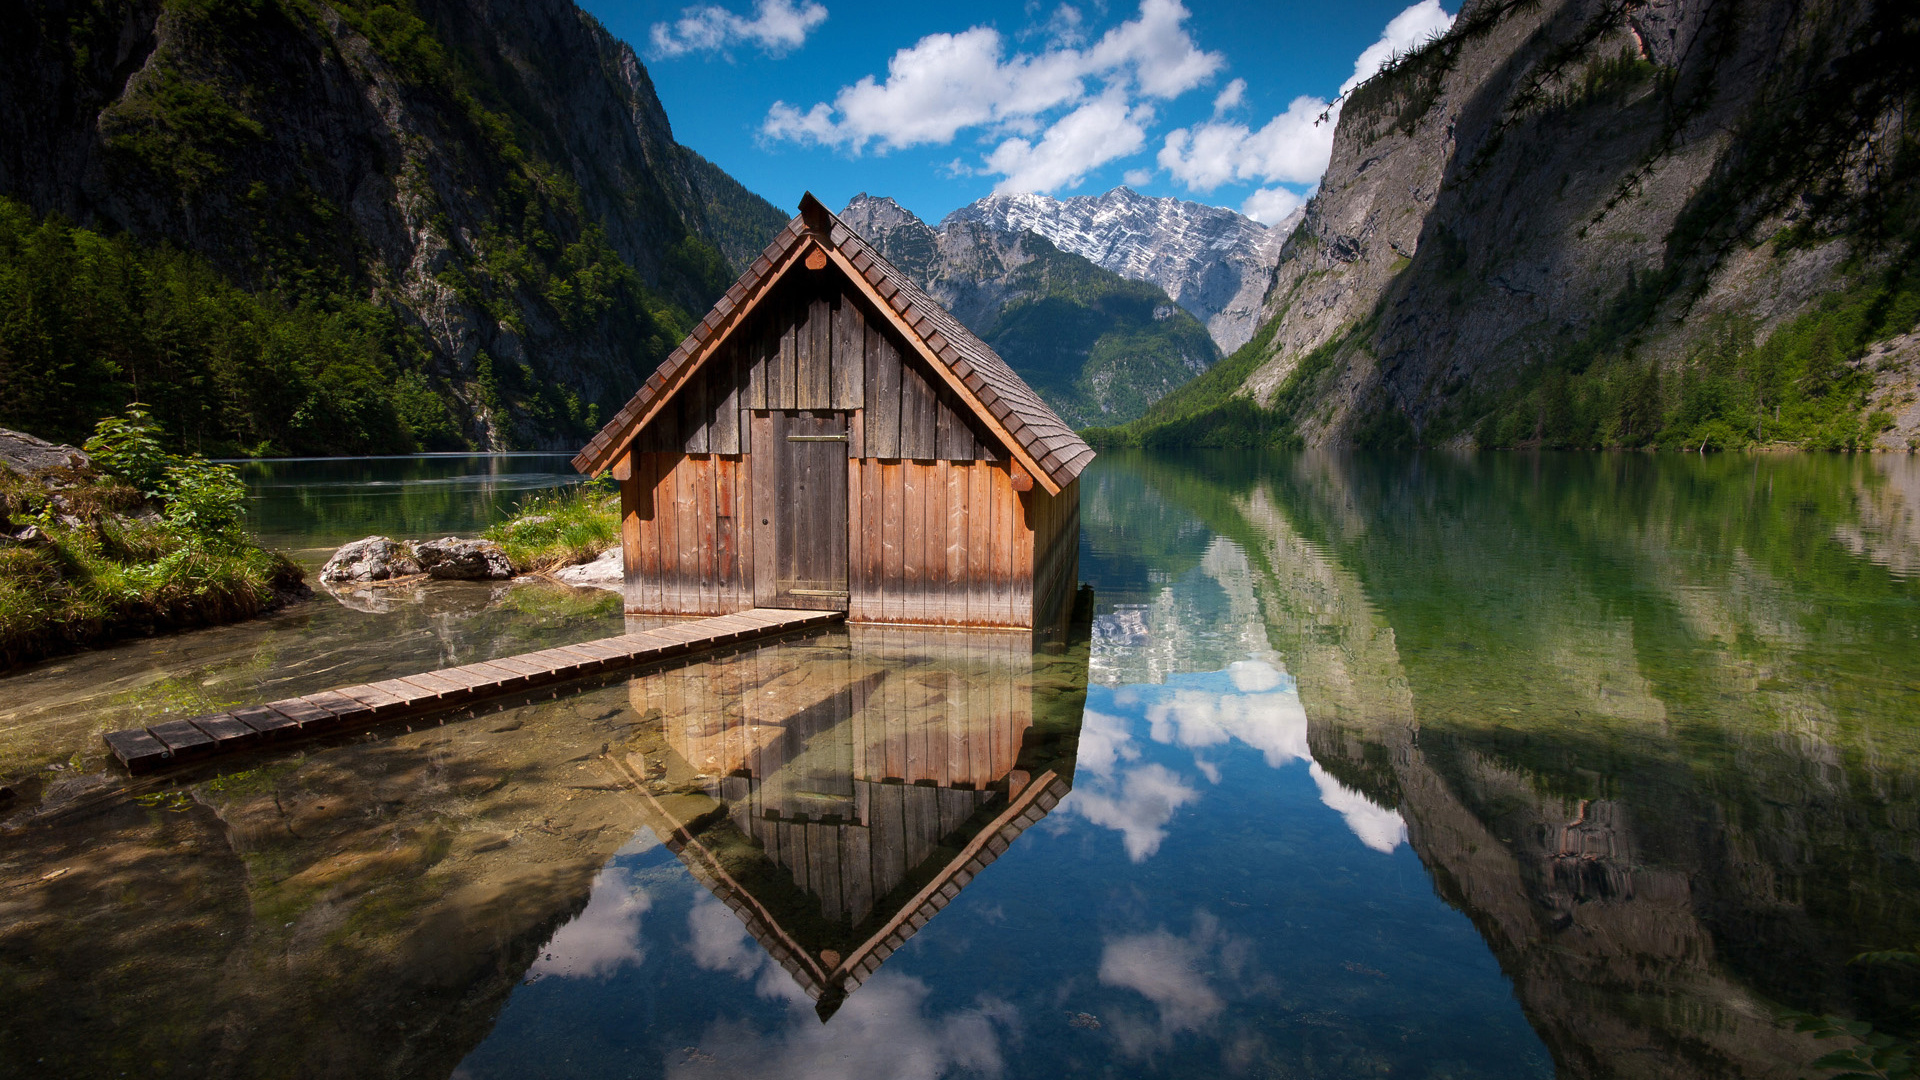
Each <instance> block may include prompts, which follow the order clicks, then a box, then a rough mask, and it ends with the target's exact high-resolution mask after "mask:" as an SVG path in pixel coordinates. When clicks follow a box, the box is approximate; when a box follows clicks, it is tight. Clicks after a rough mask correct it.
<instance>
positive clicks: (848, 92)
mask: <svg viewBox="0 0 1920 1080" xmlns="http://www.w3.org/2000/svg"><path fill="white" fill-rule="evenodd" d="M1002 51H1003V50H1002V47H1001V38H1000V34H999V32H998V31H996V30H994V29H992V28H991V27H986V26H976V27H974V28H973V29H971V30H967V31H965V32H963V33H959V34H929V35H928V36H926V37H923V38H921V39H920V40H919V41H918V42H916V43H914V45H913V46H912V47H911V48H907V49H902V50H900V51H899V52H897V53H895V54H894V56H893V59H891V60H889V61H888V62H887V81H886V82H884V83H882V82H877V81H876V80H875V79H874V78H873V76H871V75H869V76H867V77H865V78H863V79H861V80H860V81H859V82H857V83H854V84H853V85H852V86H848V87H843V88H841V90H840V93H839V94H838V95H837V96H836V97H835V98H834V102H833V104H832V105H828V104H826V103H825V102H821V103H819V104H816V105H814V106H813V107H812V108H811V109H809V110H807V111H806V112H804V113H803V112H801V111H800V110H799V109H797V108H795V107H794V106H792V105H789V104H787V103H786V102H784V101H781V102H775V103H774V106H773V108H772V109H771V110H770V111H769V112H768V113H767V119H766V122H765V123H764V124H762V125H761V131H762V132H763V133H764V134H766V135H767V136H769V137H772V138H785V139H794V140H796V141H801V142H816V143H820V144H821V145H825V146H838V147H844V148H846V149H848V150H850V151H852V152H854V153H859V152H860V151H862V150H864V149H865V148H866V147H867V146H868V145H869V144H872V143H876V142H877V143H878V144H879V145H880V146H881V148H882V149H901V148H903V147H908V146H917V145H920V144H922V143H948V142H952V141H953V138H954V136H955V135H956V134H958V133H959V131H960V130H961V129H962V128H967V127H977V126H983V125H987V124H993V123H999V122H1004V121H1008V120H1014V119H1019V118H1032V117H1035V116H1038V115H1039V114H1041V113H1043V112H1045V111H1047V110H1049V109H1052V108H1054V107H1056V106H1059V105H1064V104H1067V103H1068V102H1072V101H1075V100H1078V99H1079V98H1080V97H1081V96H1082V95H1083V93H1084V92H1085V86H1084V84H1083V83H1082V81H1081V79H1082V75H1083V66H1082V65H1081V63H1080V62H1079V54H1078V53H1075V52H1073V51H1071V50H1056V51H1053V52H1048V53H1043V54H1041V55H1038V56H1029V55H1025V54H1022V55H1018V56H1015V57H1013V58H1012V59H1011V60H1003V59H1002V55H1001V54H1002ZM836 114H837V117H836Z"/></svg>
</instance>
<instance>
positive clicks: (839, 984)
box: [623, 627, 1086, 1019]
mask: <svg viewBox="0 0 1920 1080" xmlns="http://www.w3.org/2000/svg"><path fill="white" fill-rule="evenodd" d="M1034 640H1035V639H1034V637H1033V636H1032V635H1029V634H1010V633H1004V632H980V631H957V630H921V629H899V628H890V627H855V628H853V629H852V631H851V633H850V635H845V636H843V635H832V636H830V637H827V638H823V639H817V640H815V641H812V642H809V643H806V644H802V645H792V644H790V645H786V646H783V647H780V648H768V649H760V650H755V651H752V652H747V653H743V654H740V655H737V656H734V657H731V658H727V659H723V660H716V661H713V662H709V663H704V664H700V665H696V666H692V667H687V668H683V669H680V670H677V671H670V672H659V673H655V674H652V675H649V676H647V677H646V678H643V679H636V680H635V681H634V683H633V684H632V691H631V692H632V696H633V705H634V707H635V709H636V710H637V711H639V713H640V714H641V715H642V717H643V718H645V719H646V720H648V721H652V720H654V719H656V718H657V720H658V724H659V728H658V733H657V736H656V737H653V738H649V740H648V742H647V745H646V748H645V749H644V751H643V752H641V753H634V754H629V755H628V756H627V758H626V760H625V762H623V764H624V765H625V766H626V768H627V769H628V771H629V772H630V773H631V774H632V776H633V777H634V779H635V780H636V781H637V782H638V783H637V786H638V787H639V789H640V790H641V791H642V792H643V793H645V795H646V802H647V804H648V805H649V808H650V809H651V811H652V812H653V816H654V817H655V818H656V821H655V822H654V823H653V824H654V829H655V831H656V832H657V833H659V835H660V836H661V837H662V839H663V840H664V841H665V842H666V844H667V846H668V847H669V848H670V849H672V850H673V851H674V852H675V853H676V854H677V855H679V857H680V859H681V861H682V862H683V863H685V864H686V866H687V867H688V868H689V869H690V870H691V871H692V872H693V874H694V876H695V877H697V878H698V879H699V880H700V881H701V882H702V883H703V884H704V885H706V887H707V888H708V889H710V890H711V891H712V892H713V893H714V895H715V896H717V897H719V899H720V900H721V901H723V902H724V903H725V904H726V905H727V906H728V907H729V908H730V909H731V910H732V911H733V912H734V914H735V915H736V916H738V917H739V918H740V920H741V921H742V922H743V923H744V924H745V925H746V928H747V930H748V932H749V933H751V934H752V935H753V937H754V938H755V940H757V941H759V942H760V944H761V945H762V946H763V947H765V948H766V950H767V951H768V953H769V954H771V955H772V956H773V957H774V958H775V959H776V960H778V961H779V962H780V964H781V965H782V966H784V967H785V968H786V969H787V971H788V972H789V973H791V974H792V976H793V978H794V979H795V981H797V982H798V983H799V984H800V985H801V987H803V988H804V989H805V990H806V992H807V993H808V995H809V996H811V997H813V998H814V999H815V1000H816V1001H817V1002H818V1009H819V1012H820V1015H821V1017H822V1018H823V1019H824V1018H826V1017H828V1016H831V1015H832V1013H833V1011H834V1010H835V1009H836V1008H838V1007H839V1004H840V1002H841V1001H842V1000H843V999H844V998H845V996H846V995H847V994H848V993H850V992H851V991H852V990H853V989H854V988H856V987H858V986H859V985H860V983H861V982H862V981H863V980H865V979H866V978H868V977H869V976H871V975H872V974H873V973H874V971H876V970H877V969H878V968H879V967H880V965H881V964H882V963H883V962H885V960H886V959H887V957H888V956H890V955H892V953H893V952H894V951H895V950H896V949H898V948H899V947H900V946H901V945H902V944H903V943H904V942H905V941H906V939H907V938H909V937H912V936H913V934H914V933H916V932H917V931H918V930H919V929H920V928H921V927H923V926H925V925H926V924H927V922H928V920H930V919H931V918H932V917H933V916H934V915H935V914H936V913H937V912H938V911H939V910H940V909H941V908H943V907H945V906H946V905H947V903H948V902H949V901H951V900H952V899H953V898H954V897H955V896H957V895H959V892H960V890H961V889H962V888H965V887H966V885H967V884H968V883H969V882H970V881H972V880H973V878H974V876H975V875H976V874H978V873H979V872H980V871H981V870H982V869H984V868H985V867H986V866H987V864H989V863H991V862H993V861H994V860H995V859H996V858H998V857H999V856H1000V855H1001V854H1002V853H1004V852H1005V851H1006V850H1007V848H1008V846H1009V845H1010V844H1011V843H1012V842H1013V841H1014V840H1015V839H1016V838H1017V837H1018V836H1019V835H1020V833H1021V832H1023V831H1024V830H1025V829H1026V828H1027V827H1028V826H1030V825H1032V824H1034V823H1035V822H1037V821H1039V820H1040V819H1041V818H1042V817H1044V816H1045V815H1046V813H1047V812H1048V811H1049V810H1051V809H1052V808H1053V807H1054V805H1055V804H1056V803H1058V802H1059V800H1060V799H1061V797H1062V796H1064V795H1065V794H1066V793H1067V791H1068V790H1069V788H1070V787H1071V784H1072V774H1073V755H1074V750H1075V745H1076V742H1077V738H1078V734H1079V727H1080V712H1081V706H1082V703H1083V701H1084V693H1085V677H1086V659H1085V652H1084V649H1081V650H1072V649H1069V650H1067V651H1065V652H1064V653H1062V652H1061V651H1060V650H1059V649H1058V648H1057V647H1056V648H1054V649H1052V650H1049V649H1046V648H1042V649H1040V650H1036V648H1035V644H1034ZM1063 680H1064V681H1063ZM1036 683H1039V684H1041V685H1040V686H1039V690H1040V692H1039V693H1036ZM1058 691H1063V692H1058Z"/></svg>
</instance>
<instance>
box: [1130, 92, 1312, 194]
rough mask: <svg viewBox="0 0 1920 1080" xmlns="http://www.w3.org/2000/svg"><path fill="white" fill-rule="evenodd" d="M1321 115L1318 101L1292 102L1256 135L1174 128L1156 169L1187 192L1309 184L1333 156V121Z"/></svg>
mask: <svg viewBox="0 0 1920 1080" xmlns="http://www.w3.org/2000/svg"><path fill="white" fill-rule="evenodd" d="M1326 111H1327V103H1326V102H1325V101H1324V100H1322V99H1320V98H1317V97H1297V98H1294V99H1293V101H1292V102H1291V103H1290V104H1288V106H1287V110H1286V111H1285V112H1283V113H1281V114H1280V115H1278V116H1276V117H1274V118H1273V119H1272V120H1269V121H1267V124H1266V126H1265V127H1262V128H1261V129H1260V130H1258V131H1253V130H1251V129H1249V128H1248V127H1247V125H1245V124H1242V123H1240V122H1238V121H1231V120H1209V121H1206V122H1204V123H1200V124H1195V125H1194V126H1193V127H1192V128H1176V129H1175V130H1173V131H1170V132H1168V133H1167V139H1166V143H1165V144H1164V145H1163V146H1162V147H1161V148H1160V154H1159V162H1160V166H1161V167H1162V168H1164V169H1166V170H1167V171H1168V172H1170V173H1172V174H1173V178H1174V179H1176V180H1179V181H1180V182H1182V183H1184V184H1186V185H1187V187H1188V189H1190V190H1193V191H1202V192H1205V191H1212V190H1213V189H1214V188H1217V187H1219V186H1220V185H1221V184H1225V183H1230V182H1235V181H1239V182H1246V181H1253V182H1257V183H1273V182H1276V181H1278V182H1280V183H1288V184H1311V183H1314V182H1315V181H1318V180H1319V179H1320V174H1321V173H1324V172H1326V171H1327V158H1328V157H1329V156H1330V155H1331V154H1332V153H1333V127H1334V125H1333V118H1332V117H1329V118H1328V119H1327V121H1325V122H1321V121H1320V115H1321V114H1322V113H1324V112H1326Z"/></svg>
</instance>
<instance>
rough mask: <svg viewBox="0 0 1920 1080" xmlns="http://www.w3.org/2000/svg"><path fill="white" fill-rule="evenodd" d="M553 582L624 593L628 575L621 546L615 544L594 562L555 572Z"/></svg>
mask: <svg viewBox="0 0 1920 1080" xmlns="http://www.w3.org/2000/svg"><path fill="white" fill-rule="evenodd" d="M553 580H555V581H558V582H562V583H564V584H567V585H577V586H582V587H585V588H589V589H607V590H609V591H611V592H622V591H624V590H625V589H626V587H627V573H626V564H625V562H624V561H623V560H622V559H621V557H620V545H618V544H615V545H614V546H612V547H610V548H608V549H607V550H605V551H603V552H601V553H600V557H599V558H597V559H595V560H593V561H592V562H583V563H579V564H577V565H574V566H569V567H566V568H564V569H560V570H555V571H554V572H553Z"/></svg>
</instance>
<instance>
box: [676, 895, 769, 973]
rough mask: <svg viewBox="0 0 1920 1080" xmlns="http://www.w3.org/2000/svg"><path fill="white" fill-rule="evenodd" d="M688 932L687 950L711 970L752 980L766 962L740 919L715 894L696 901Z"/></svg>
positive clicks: (689, 919)
mask: <svg viewBox="0 0 1920 1080" xmlns="http://www.w3.org/2000/svg"><path fill="white" fill-rule="evenodd" d="M687 929H688V931H689V932H690V936H689V937H688V939H687V950H688V951H689V952H691V953H693V962H694V963H695V964H698V965H699V966H700V967H703V968H705V969H707V970H708V971H725V972H730V973H732V974H734V975H737V976H739V977H740V978H742V979H750V978H752V977H753V974H754V972H756V971H759V970H760V964H761V962H762V961H764V960H765V959H766V953H764V952H762V951H761V949H760V946H759V944H758V943H756V942H755V941H754V940H753V938H752V937H750V936H748V934H747V930H746V927H744V926H742V925H740V920H739V918H738V917H737V916H735V915H734V913H733V912H732V911H731V910H729V909H728V908H727V905H725V904H723V903H721V902H720V901H718V900H715V899H714V898H713V897H712V896H711V895H707V896H702V897H701V898H700V899H699V900H697V901H695V902H694V905H693V910H691V911H689V912H687Z"/></svg>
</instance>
